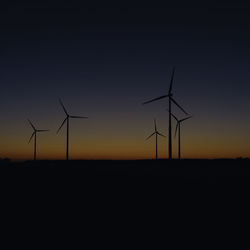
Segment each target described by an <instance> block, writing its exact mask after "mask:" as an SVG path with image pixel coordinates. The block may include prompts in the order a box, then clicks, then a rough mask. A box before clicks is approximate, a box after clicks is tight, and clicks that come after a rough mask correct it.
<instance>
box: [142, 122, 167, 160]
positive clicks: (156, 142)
mask: <svg viewBox="0 0 250 250" xmlns="http://www.w3.org/2000/svg"><path fill="white" fill-rule="evenodd" d="M154 124H155V131H154V133H153V134H151V135H150V136H149V137H147V138H146V140H148V139H149V138H150V137H152V136H153V135H155V159H156V160H157V159H158V135H160V136H162V137H166V136H165V135H163V134H161V133H160V132H158V130H157V127H156V120H155V119H154Z"/></svg>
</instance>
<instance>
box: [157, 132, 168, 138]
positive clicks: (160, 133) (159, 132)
mask: <svg viewBox="0 0 250 250" xmlns="http://www.w3.org/2000/svg"><path fill="white" fill-rule="evenodd" d="M157 134H158V135H160V136H162V137H166V136H165V135H163V134H161V133H160V132H157Z"/></svg>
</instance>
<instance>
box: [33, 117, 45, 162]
mask: <svg viewBox="0 0 250 250" xmlns="http://www.w3.org/2000/svg"><path fill="white" fill-rule="evenodd" d="M28 122H29V124H30V126H31V127H32V128H33V130H34V132H33V133H32V135H31V137H30V139H29V142H28V143H30V142H31V140H32V138H33V136H34V137H35V138H34V161H35V160H36V134H37V133H39V132H46V131H49V130H48V129H46V130H44V129H36V128H35V126H34V125H33V124H32V122H31V121H30V120H29V119H28Z"/></svg>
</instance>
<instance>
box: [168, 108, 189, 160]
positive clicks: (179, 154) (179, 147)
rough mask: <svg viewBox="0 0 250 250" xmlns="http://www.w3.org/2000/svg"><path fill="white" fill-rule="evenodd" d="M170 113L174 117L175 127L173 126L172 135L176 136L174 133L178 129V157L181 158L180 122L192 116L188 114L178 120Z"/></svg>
mask: <svg viewBox="0 0 250 250" xmlns="http://www.w3.org/2000/svg"><path fill="white" fill-rule="evenodd" d="M171 115H172V116H173V117H174V119H175V120H176V122H177V123H176V127H175V133H174V136H175V137H176V133H177V130H178V158H179V160H180V159H181V123H182V122H184V121H186V120H188V119H190V118H192V116H188V117H186V118H184V119H181V120H179V119H178V118H177V117H176V116H175V115H174V114H172V113H171Z"/></svg>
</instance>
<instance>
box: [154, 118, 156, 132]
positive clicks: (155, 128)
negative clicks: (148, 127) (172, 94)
mask: <svg viewBox="0 0 250 250" xmlns="http://www.w3.org/2000/svg"><path fill="white" fill-rule="evenodd" d="M154 123H155V132H156V131H157V128H156V120H155V119H154Z"/></svg>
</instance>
